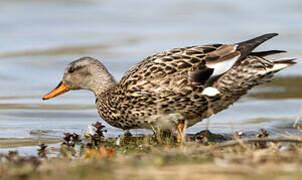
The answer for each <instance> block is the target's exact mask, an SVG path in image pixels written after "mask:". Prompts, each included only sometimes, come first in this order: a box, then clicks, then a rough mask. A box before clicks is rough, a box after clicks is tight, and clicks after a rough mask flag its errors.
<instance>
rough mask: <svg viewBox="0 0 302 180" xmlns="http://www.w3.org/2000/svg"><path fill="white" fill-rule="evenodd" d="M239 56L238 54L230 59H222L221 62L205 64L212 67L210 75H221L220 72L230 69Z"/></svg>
mask: <svg viewBox="0 0 302 180" xmlns="http://www.w3.org/2000/svg"><path fill="white" fill-rule="evenodd" d="M239 57H240V55H238V56H235V57H233V58H232V59H228V60H225V61H222V62H218V63H212V64H207V65H206V66H207V67H209V68H212V69H214V72H213V74H212V76H218V75H221V74H223V73H225V72H227V71H228V70H229V69H231V68H232V66H233V65H234V64H235V62H236V61H237V60H238V59H239Z"/></svg>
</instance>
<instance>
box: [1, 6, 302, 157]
mask: <svg viewBox="0 0 302 180" xmlns="http://www.w3.org/2000/svg"><path fill="white" fill-rule="evenodd" d="M0 12H1V16H0V27H1V28H0V40H1V44H0V85H1V90H0V148H1V149H0V151H8V150H12V149H17V150H19V151H21V152H23V153H25V154H30V153H32V149H36V147H35V145H36V144H37V143H38V142H46V143H56V142H57V141H58V139H59V138H60V137H62V135H63V132H77V133H83V132H84V131H85V129H86V128H87V126H88V125H90V124H91V123H94V122H96V121H97V120H99V116H98V114H97V110H96V109H95V105H94V101H95V99H94V96H93V94H92V93H90V92H86V91H77V92H72V93H70V92H69V93H67V94H64V95H62V96H60V97H57V98H55V99H52V100H49V101H45V102H43V101H42V100H41V97H42V96H43V95H44V94H46V93H47V92H49V91H50V90H51V89H53V88H54V87H55V86H56V85H57V83H58V82H59V81H60V80H61V78H62V75H63V71H64V69H65V67H66V66H67V64H68V63H69V62H71V61H73V60H75V59H77V58H80V57H82V56H92V57H95V58H97V59H99V60H101V61H102V62H103V63H104V64H105V65H106V66H107V67H108V69H109V71H110V72H111V73H112V74H113V75H114V77H115V78H116V79H117V80H119V79H120V78H121V77H122V75H123V73H124V72H125V71H127V69H128V68H129V67H130V66H132V65H133V64H135V63H137V62H139V61H140V60H142V59H143V58H144V57H146V56H149V55H152V54H154V53H156V52H159V51H162V50H167V49H171V48H174V47H183V46H190V45H202V44H208V43H234V42H239V41H243V40H247V39H249V38H253V37H255V36H258V35H262V34H265V33H269V32H278V33H280V36H278V37H276V38H274V39H272V40H270V41H268V42H267V43H265V44H263V45H262V46H261V47H260V48H258V49H259V50H261V49H266V50H267V49H284V50H287V51H288V53H287V54H282V55H280V56H281V57H288V56H290V57H297V58H299V59H301V57H302V49H301V42H302V23H301V19H302V2H301V1H300V0H291V1H284V0H267V1H260V0H254V1H241V0H235V1H234V0H173V1H159V0H144V1H140V0H124V1H119V0H40V1H39V0H26V1H25V0H0ZM301 66H302V65H301V63H300V64H298V65H296V66H294V67H290V68H288V69H286V70H284V71H282V72H280V73H279V74H278V77H277V78H276V80H275V81H273V83H272V84H268V85H266V86H261V87H258V88H256V89H254V90H252V91H251V93H250V95H249V96H246V97H244V98H242V99H241V100H240V101H239V102H238V103H237V104H235V105H234V106H232V107H231V108H229V109H228V110H226V111H223V112H222V113H219V114H218V115H215V116H213V117H211V118H210V121H209V122H208V121H207V120H204V122H202V123H198V124H197V125H195V126H194V127H192V128H189V129H188V131H187V132H188V133H196V132H199V131H201V130H204V129H205V127H207V125H209V129H210V130H211V131H213V132H218V133H225V134H232V132H234V131H244V132H247V133H256V132H258V131H259V129H260V128H265V129H267V130H269V131H270V132H271V133H272V134H273V135H280V134H284V133H289V134H295V133H298V131H297V130H295V129H294V128H293V126H292V125H293V122H294V121H295V120H296V118H297V116H298V114H299V111H300V108H301V104H302V101H301V97H302V96H301V94H299V92H301V91H300V90H302V87H300V86H301V83H302V80H300V78H299V76H301V74H302V73H301V72H302V71H301V70H300V69H301V68H302V67H301ZM107 129H108V133H107V134H106V135H107V136H116V135H119V134H122V133H123V131H121V130H119V129H116V128H113V127H110V126H107ZM144 132H145V131H141V130H134V131H132V133H137V134H140V133H144Z"/></svg>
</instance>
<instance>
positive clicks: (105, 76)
mask: <svg viewBox="0 0 302 180" xmlns="http://www.w3.org/2000/svg"><path fill="white" fill-rule="evenodd" d="M116 85H117V83H116V81H115V80H114V78H113V76H112V75H111V74H110V73H109V72H108V71H106V72H105V73H104V72H102V73H100V74H97V76H95V78H93V80H92V81H91V85H90V88H89V90H91V91H92V92H93V93H94V95H95V96H98V95H100V94H102V93H104V92H106V91H108V90H109V89H112V88H113V87H115V86H116Z"/></svg>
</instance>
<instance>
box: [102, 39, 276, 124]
mask: <svg viewBox="0 0 302 180" xmlns="http://www.w3.org/2000/svg"><path fill="white" fill-rule="evenodd" d="M236 48H237V45H222V44H213V45H205V46H191V47H186V48H176V49H172V50H169V51H164V52H161V53H157V54H155V55H152V56H149V57H147V58H146V59H144V60H143V61H141V62H140V63H138V64H136V65H135V66H133V67H132V68H130V69H129V71H128V72H126V73H125V75H124V77H123V78H122V79H121V81H120V83H119V84H117V85H116V86H114V87H112V88H110V89H109V90H107V91H106V92H103V93H101V94H98V95H97V99H96V104H97V109H98V111H99V114H100V116H101V117H102V118H103V119H104V120H106V121H107V122H108V123H109V124H110V125H112V126H115V127H118V128H122V129H133V128H151V126H156V124H157V123H158V122H159V121H161V119H162V118H169V117H171V118H172V119H171V120H169V123H170V125H175V124H177V122H178V121H183V120H186V121H187V125H188V126H192V125H194V124H195V123H197V122H200V121H202V120H203V119H205V118H207V117H210V116H211V115H212V114H215V113H217V112H220V111H222V110H224V109H226V108H227V107H228V106H229V105H231V104H233V103H234V102H235V101H237V100H238V99H239V98H240V97H241V96H242V95H244V94H246V93H247V91H248V90H249V89H250V88H252V87H253V86H256V85H258V84H261V83H263V82H266V81H269V80H270V79H271V77H272V75H273V73H274V72H268V73H260V72H265V71H266V69H267V68H271V67H272V66H273V65H274V62H273V61H269V60H266V59H264V58H263V57H258V56H254V55H250V56H247V57H245V58H244V59H243V60H241V61H240V62H238V63H237V64H235V65H234V66H233V67H232V68H231V69H230V70H228V71H227V72H226V73H224V74H223V75H221V76H219V77H218V78H216V79H215V80H213V82H212V86H213V87H215V88H216V89H218V90H219V91H220V94H219V95H217V96H215V97H208V96H204V95H201V93H202V91H203V89H204V88H205V87H206V86H207V83H208V79H207V78H205V79H202V76H200V77H199V78H201V80H199V81H198V80H197V81H196V78H194V74H196V72H197V74H198V72H203V70H205V69H206V68H207V67H206V64H210V63H217V62H219V61H223V60H226V59H229V58H233V57H235V56H238V55H239V54H240V52H238V51H237V50H236Z"/></svg>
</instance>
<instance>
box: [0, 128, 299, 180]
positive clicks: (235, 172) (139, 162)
mask: <svg viewBox="0 0 302 180" xmlns="http://www.w3.org/2000/svg"><path fill="white" fill-rule="evenodd" d="M92 127H94V128H95V131H94V132H95V134H89V135H88V136H87V134H86V135H85V136H82V135H79V134H75V133H65V134H64V137H63V143H62V144H61V148H60V151H61V153H60V154H58V155H57V156H55V157H54V156H53V157H47V156H46V154H47V150H50V149H51V147H47V146H46V145H45V144H41V145H39V148H38V156H39V157H38V156H37V157H35V156H25V157H24V156H19V155H18V153H17V152H16V151H11V152H9V153H8V154H7V155H1V156H0V159H1V163H0V178H3V177H9V179H18V178H19V179H20V178H23V179H24V178H28V179H57V178H59V179H64V178H65V179H95V178H96V177H97V178H102V179H106V178H107V179H109V178H111V179H121V177H132V179H133V177H135V178H136V179H163V178H167V177H169V178H178V179H181V178H180V177H182V178H183V179H204V178H205V179H213V178H214V179H215V178H217V176H219V177H220V178H219V179H234V178H235V179H246V178H247V177H250V178H252V179H255V178H257V179H258V178H259V177H264V178H262V179H272V178H274V177H276V176H279V175H280V174H281V175H282V176H283V177H286V178H285V179H288V178H290V177H288V175H289V174H292V173H294V174H295V175H296V176H295V177H302V146H301V144H302V140H301V139H300V138H299V137H287V138H286V137H284V138H270V137H269V133H268V132H267V131H266V130H264V129H263V130H260V133H259V135H258V137H255V138H251V137H250V138H245V137H243V136H242V135H241V133H238V137H235V136H234V139H233V140H223V139H225V137H224V136H221V135H215V134H214V135H213V133H211V132H209V131H203V132H200V133H198V134H196V135H195V136H191V138H188V139H187V140H188V141H187V142H186V143H183V144H178V143H177V142H175V141H174V137H173V136H172V137H171V136H165V137H164V138H169V137H171V140H170V141H168V140H161V141H158V140H157V138H156V137H155V136H156V135H145V136H139V137H137V136H133V135H130V134H128V135H125V136H120V137H117V138H105V137H104V132H105V129H104V127H103V125H102V124H100V123H96V124H93V125H92ZM97 129H99V130H100V131H99V132H96V131H97ZM240 135H241V136H240ZM96 137H97V138H96ZM222 137H223V138H222ZM217 138H218V139H219V140H220V141H223V142H221V143H220V142H218V141H217ZM97 140H98V143H96V141H97ZM214 140H215V141H214ZM268 142H272V145H270V146H268V145H267V143H268ZM262 143H263V144H265V145H267V146H265V148H264V147H263V146H262ZM289 172H290V173H289ZM258 175H259V177H258ZM122 179H127V178H122ZM259 179H261V178H259ZM298 179H299V178H298Z"/></svg>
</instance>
